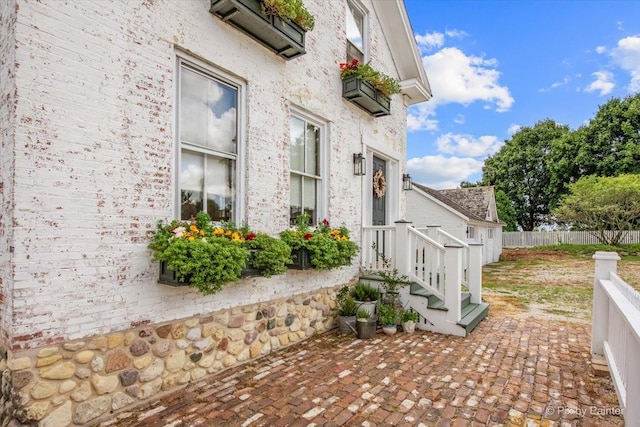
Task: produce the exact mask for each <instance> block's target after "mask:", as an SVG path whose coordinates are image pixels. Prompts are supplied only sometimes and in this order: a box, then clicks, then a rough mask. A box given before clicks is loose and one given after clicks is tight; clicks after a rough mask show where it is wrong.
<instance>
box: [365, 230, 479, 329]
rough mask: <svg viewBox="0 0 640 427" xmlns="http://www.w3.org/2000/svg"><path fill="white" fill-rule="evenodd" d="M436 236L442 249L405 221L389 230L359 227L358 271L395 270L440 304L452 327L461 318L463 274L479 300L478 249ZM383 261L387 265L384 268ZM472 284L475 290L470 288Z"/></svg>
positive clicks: (453, 239) (443, 235) (444, 236)
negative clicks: (360, 243)
mask: <svg viewBox="0 0 640 427" xmlns="http://www.w3.org/2000/svg"><path fill="white" fill-rule="evenodd" d="M435 236H436V234H434V237H435ZM440 236H441V237H442V238H443V239H444V238H447V239H449V240H450V241H449V242H448V243H447V244H446V245H443V244H441V243H439V242H437V241H436V240H435V239H434V238H432V237H431V236H429V235H427V234H425V233H423V232H421V231H420V230H418V229H415V228H413V227H412V226H411V222H408V221H397V222H396V223H395V225H393V226H386V225H385V226H370V227H363V229H362V247H361V267H362V269H363V271H365V272H376V271H382V270H393V269H397V270H398V274H400V275H405V276H407V277H408V278H409V280H410V281H412V282H415V283H417V284H419V285H420V286H422V287H423V288H425V289H426V290H428V291H429V292H431V293H432V294H433V295H436V296H437V297H438V298H440V299H441V300H443V301H444V303H445V306H446V307H447V321H448V322H453V323H456V322H459V321H460V318H461V308H460V302H461V298H462V296H461V290H462V289H461V286H462V280H463V276H464V275H465V270H467V276H468V281H469V289H470V291H471V289H472V287H473V288H474V292H475V293H476V294H477V298H478V299H479V298H481V296H480V295H481V291H480V289H479V288H480V287H481V283H480V282H481V277H482V276H481V273H479V272H480V271H481V269H482V264H481V246H480V247H478V248H476V249H473V245H468V244H466V243H464V242H460V241H456V239H455V238H453V236H450V235H449V234H440ZM449 236H450V237H449ZM467 249H469V251H468V252H467V254H466V256H465V252H466V251H467ZM383 258H384V259H386V260H387V261H388V262H387V264H386V265H385V263H384V259H383ZM474 270H475V271H474ZM472 278H473V280H472ZM476 281H477V286H476V285H472V283H475V282H476ZM476 287H477V288H478V289H476ZM472 301H473V294H472ZM478 302H479V301H478Z"/></svg>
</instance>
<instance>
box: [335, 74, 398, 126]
mask: <svg viewBox="0 0 640 427" xmlns="http://www.w3.org/2000/svg"><path fill="white" fill-rule="evenodd" d="M342 97H343V98H345V99H348V100H349V101H351V102H353V103H354V104H356V105H357V106H358V107H360V108H362V109H363V110H365V111H366V112H368V113H369V114H371V115H372V116H375V117H382V116H388V115H389V114H391V100H390V99H389V97H387V96H385V95H384V94H383V93H382V92H380V91H379V90H378V89H376V88H375V87H374V86H373V85H372V84H371V83H369V82H368V81H366V80H362V79H358V78H357V77H356V76H350V77H347V78H346V79H344V80H342Z"/></svg>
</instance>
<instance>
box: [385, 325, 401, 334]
mask: <svg viewBox="0 0 640 427" xmlns="http://www.w3.org/2000/svg"><path fill="white" fill-rule="evenodd" d="M382 332H384V333H385V334H386V335H395V334H396V332H398V327H397V326H396V325H384V326H383V327H382Z"/></svg>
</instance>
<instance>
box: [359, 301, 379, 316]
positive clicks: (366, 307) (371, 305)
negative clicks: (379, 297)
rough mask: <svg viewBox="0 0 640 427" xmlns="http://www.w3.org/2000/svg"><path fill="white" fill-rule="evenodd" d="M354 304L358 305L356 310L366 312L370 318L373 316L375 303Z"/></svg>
mask: <svg viewBox="0 0 640 427" xmlns="http://www.w3.org/2000/svg"><path fill="white" fill-rule="evenodd" d="M356 304H358V310H364V311H366V312H367V313H369V314H370V315H371V317H373V316H375V314H376V306H377V304H378V302H377V301H356Z"/></svg>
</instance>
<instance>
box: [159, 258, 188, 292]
mask: <svg viewBox="0 0 640 427" xmlns="http://www.w3.org/2000/svg"><path fill="white" fill-rule="evenodd" d="M158 283H162V284H163V285H169V286H174V287H180V286H191V285H190V284H189V283H188V281H187V283H184V282H180V281H178V279H177V278H176V273H175V271H173V270H171V269H170V268H169V266H167V263H166V261H160V278H159V279H158Z"/></svg>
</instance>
